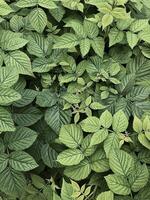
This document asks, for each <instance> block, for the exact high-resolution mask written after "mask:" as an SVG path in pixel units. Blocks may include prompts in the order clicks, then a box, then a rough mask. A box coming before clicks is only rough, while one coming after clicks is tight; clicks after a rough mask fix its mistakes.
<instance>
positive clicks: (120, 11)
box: [111, 7, 130, 19]
mask: <svg viewBox="0 0 150 200" xmlns="http://www.w3.org/2000/svg"><path fill="white" fill-rule="evenodd" d="M111 14H112V15H113V17H115V18H117V19H128V18H130V13H127V12H126V9H125V8H121V7H116V8H114V9H113V10H112V12H111Z"/></svg>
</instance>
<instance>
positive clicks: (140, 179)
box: [129, 164, 149, 192]
mask: <svg viewBox="0 0 150 200" xmlns="http://www.w3.org/2000/svg"><path fill="white" fill-rule="evenodd" d="M148 179H149V172H148V169H147V166H146V165H145V164H144V165H141V164H137V166H136V170H134V171H133V172H132V174H131V175H130V176H129V182H130V185H131V189H132V191H133V192H138V191H139V190H140V189H142V188H143V187H144V186H145V185H146V184H147V182H148Z"/></svg>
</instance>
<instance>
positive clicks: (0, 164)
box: [0, 153, 8, 173]
mask: <svg viewBox="0 0 150 200" xmlns="http://www.w3.org/2000/svg"><path fill="white" fill-rule="evenodd" d="M7 165H8V155H7V154H5V153H1V154H0V173H1V172H2V171H4V169H6V167H7Z"/></svg>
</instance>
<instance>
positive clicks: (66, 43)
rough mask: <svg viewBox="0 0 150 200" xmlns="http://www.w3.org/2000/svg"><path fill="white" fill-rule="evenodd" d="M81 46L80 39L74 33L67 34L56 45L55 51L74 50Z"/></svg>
mask: <svg viewBox="0 0 150 200" xmlns="http://www.w3.org/2000/svg"><path fill="white" fill-rule="evenodd" d="M78 44H79V41H78V38H77V37H76V35H74V34H73V33H65V34H64V35H62V36H60V37H59V38H58V40H57V41H56V43H55V44H54V46H53V48H54V49H66V48H73V47H75V46H77V45H78Z"/></svg>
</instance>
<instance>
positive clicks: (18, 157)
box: [9, 151, 38, 172]
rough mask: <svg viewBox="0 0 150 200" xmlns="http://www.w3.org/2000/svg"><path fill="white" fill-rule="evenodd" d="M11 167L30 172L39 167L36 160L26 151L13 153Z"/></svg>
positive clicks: (10, 158) (10, 160)
mask: <svg viewBox="0 0 150 200" xmlns="http://www.w3.org/2000/svg"><path fill="white" fill-rule="evenodd" d="M9 164H10V166H11V167H12V168H13V169H15V170H17V171H24V172H25V171H29V170H32V169H34V168H36V167H38V165H37V163H36V162H35V160H34V158H33V157H32V156H30V155H29V154H28V153H25V152H24V151H16V152H12V153H11V154H10V157H9Z"/></svg>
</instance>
